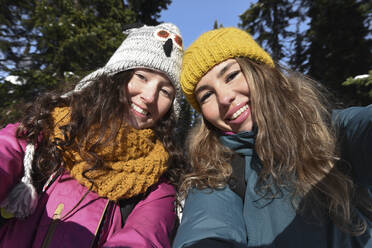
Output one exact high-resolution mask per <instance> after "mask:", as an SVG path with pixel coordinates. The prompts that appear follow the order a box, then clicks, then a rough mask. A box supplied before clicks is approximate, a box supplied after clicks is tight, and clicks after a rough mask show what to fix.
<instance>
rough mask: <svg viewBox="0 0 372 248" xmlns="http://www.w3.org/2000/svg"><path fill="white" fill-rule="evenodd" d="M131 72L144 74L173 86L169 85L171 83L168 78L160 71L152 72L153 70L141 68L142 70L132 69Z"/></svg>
mask: <svg viewBox="0 0 372 248" xmlns="http://www.w3.org/2000/svg"><path fill="white" fill-rule="evenodd" d="M133 71H134V72H144V73H146V74H147V75H151V76H152V77H158V78H159V79H161V80H162V81H163V83H165V84H169V85H170V86H172V87H173V84H172V83H171V81H170V79H169V78H168V76H167V75H166V74H165V73H164V72H162V71H158V70H154V69H149V68H145V67H143V68H135V69H133ZM173 88H174V87H173Z"/></svg>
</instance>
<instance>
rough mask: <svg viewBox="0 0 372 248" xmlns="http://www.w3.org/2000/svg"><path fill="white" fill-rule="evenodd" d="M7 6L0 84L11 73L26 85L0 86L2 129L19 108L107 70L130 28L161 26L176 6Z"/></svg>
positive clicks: (16, 0) (95, 1) (40, 2)
mask: <svg viewBox="0 0 372 248" xmlns="http://www.w3.org/2000/svg"><path fill="white" fill-rule="evenodd" d="M2 1H3V2H4V8H2V9H1V12H0V21H1V23H0V37H1V38H0V59H1V60H2V63H1V67H0V77H1V76H3V78H2V80H1V78H0V82H2V81H4V75H6V74H8V73H10V74H11V75H17V76H20V78H22V79H23V80H24V81H25V82H26V83H25V84H24V85H13V84H10V83H9V82H4V83H0V99H2V100H0V109H1V110H0V122H1V123H0V125H1V124H4V123H6V122H10V121H14V120H16V119H18V118H19V113H20V111H18V107H17V106H23V105H24V103H25V102H29V101H31V100H32V99H34V97H35V96H36V95H39V94H41V93H43V92H45V91H47V90H55V89H58V88H60V89H62V88H65V87H70V84H71V83H72V82H74V81H76V80H78V78H80V77H81V76H83V75H86V74H87V73H89V72H90V71H92V70H95V69H97V68H98V67H101V66H103V65H104V64H105V63H106V62H107V60H108V58H109V57H110V56H111V55H112V53H113V52H114V51H115V49H116V48H117V47H118V46H119V45H120V43H121V42H122V40H123V39H124V38H125V36H124V34H123V33H122V31H123V27H124V26H125V25H126V24H132V23H136V22H140V23H143V24H157V23H158V22H157V18H158V17H159V13H160V11H161V10H162V9H165V8H166V7H167V5H168V4H169V3H170V2H171V1H170V0H161V1H134V0H133V1H122V0H91V1H77V0H30V1H26V0H2ZM2 6H3V4H2ZM71 75H73V76H72V77H71ZM3 99H4V100H3ZM5 99H6V100H5Z"/></svg>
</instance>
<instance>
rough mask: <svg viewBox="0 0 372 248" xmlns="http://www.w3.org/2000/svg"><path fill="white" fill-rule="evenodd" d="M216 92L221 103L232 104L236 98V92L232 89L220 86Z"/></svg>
mask: <svg viewBox="0 0 372 248" xmlns="http://www.w3.org/2000/svg"><path fill="white" fill-rule="evenodd" d="M216 93H217V100H218V102H219V103H220V104H221V105H230V104H231V103H232V102H233V101H234V99H235V94H234V92H233V91H232V90H231V89H225V88H224V87H220V88H219V89H218V90H217V92H216Z"/></svg>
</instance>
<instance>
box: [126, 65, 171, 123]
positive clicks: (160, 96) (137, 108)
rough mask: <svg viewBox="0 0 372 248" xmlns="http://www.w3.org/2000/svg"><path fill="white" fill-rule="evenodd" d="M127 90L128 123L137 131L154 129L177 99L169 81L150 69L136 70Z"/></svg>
mask: <svg viewBox="0 0 372 248" xmlns="http://www.w3.org/2000/svg"><path fill="white" fill-rule="evenodd" d="M125 90H126V95H127V99H128V109H129V114H128V115H127V122H128V123H129V125H131V126H132V127H134V128H136V129H143V128H151V127H153V126H154V125H155V124H156V123H157V121H159V120H160V119H161V118H162V117H163V116H164V115H165V114H166V113H167V112H168V111H169V109H170V107H171V106H172V102H173V99H174V97H175V89H174V87H173V85H172V84H171V82H170V81H169V79H168V78H167V77H166V76H165V75H163V74H161V73H159V72H155V71H152V70H149V69H135V70H134V71H133V75H132V78H131V79H130V80H129V82H128V84H127V85H126V87H125Z"/></svg>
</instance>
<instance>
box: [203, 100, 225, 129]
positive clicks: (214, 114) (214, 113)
mask: <svg viewBox="0 0 372 248" xmlns="http://www.w3.org/2000/svg"><path fill="white" fill-rule="evenodd" d="M201 111H202V114H203V116H204V118H205V119H206V120H207V121H209V122H210V123H211V124H213V125H216V122H217V121H218V120H219V119H221V118H220V113H219V110H218V107H217V105H215V104H204V105H203V106H202V107H201Z"/></svg>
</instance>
